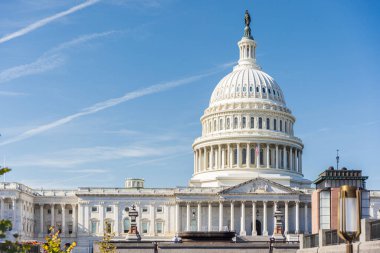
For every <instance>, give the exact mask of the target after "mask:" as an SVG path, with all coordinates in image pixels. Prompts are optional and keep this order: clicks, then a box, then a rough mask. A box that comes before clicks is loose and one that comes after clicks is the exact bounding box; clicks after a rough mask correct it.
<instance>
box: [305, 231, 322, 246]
mask: <svg viewBox="0 0 380 253" xmlns="http://www.w3.org/2000/svg"><path fill="white" fill-rule="evenodd" d="M318 245H319V235H318V234H311V235H305V236H304V239H303V247H304V248H314V247H318Z"/></svg>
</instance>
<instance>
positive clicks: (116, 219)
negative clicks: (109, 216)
mask: <svg viewBox="0 0 380 253" xmlns="http://www.w3.org/2000/svg"><path fill="white" fill-rule="evenodd" d="M153 212H154V210H153ZM113 215H114V228H113V230H114V231H113V232H114V233H115V236H118V235H119V202H117V201H116V202H115V203H114V206H113Z"/></svg>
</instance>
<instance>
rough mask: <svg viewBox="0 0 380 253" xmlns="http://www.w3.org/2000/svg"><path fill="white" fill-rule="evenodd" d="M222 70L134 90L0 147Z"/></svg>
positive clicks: (35, 129)
mask: <svg viewBox="0 0 380 253" xmlns="http://www.w3.org/2000/svg"><path fill="white" fill-rule="evenodd" d="M222 69H224V67H218V68H216V69H215V70H212V71H209V72H206V73H203V74H199V75H194V76H191V77H187V78H183V79H178V80H174V81H170V82H166V83H160V84H156V85H152V86H149V87H147V88H144V89H139V90H135V91H132V92H128V93H126V94H125V95H124V96H121V97H118V98H112V99H108V100H105V101H102V102H99V103H96V104H94V105H92V106H90V107H87V108H84V109H83V110H81V111H80V112H77V113H74V114H71V115H69V116H66V117H63V118H61V119H58V120H55V121H53V122H50V123H48V124H44V125H41V126H38V127H36V128H33V129H30V130H27V131H25V132H23V133H21V134H20V135H17V136H15V137H11V138H9V139H7V140H5V141H3V142H1V143H0V146H5V145H8V144H11V143H15V142H19V141H22V140H25V139H29V138H31V137H33V136H35V135H38V134H41V133H44V132H46V131H49V130H51V129H53V128H56V127H59V126H62V125H64V124H67V123H69V122H71V121H73V120H75V119H78V118H81V117H83V116H86V115H90V114H94V113H97V112H99V111H103V110H105V109H108V108H110V107H114V106H116V105H119V104H121V103H124V102H127V101H130V100H133V99H136V98H139V97H143V96H147V95H150V94H155V93H159V92H162V91H165V90H169V89H172V88H175V87H178V86H181V85H185V84H188V83H192V82H195V81H198V80H200V79H202V78H205V77H207V76H211V75H213V74H216V73H218V72H220V71H221V70H222Z"/></svg>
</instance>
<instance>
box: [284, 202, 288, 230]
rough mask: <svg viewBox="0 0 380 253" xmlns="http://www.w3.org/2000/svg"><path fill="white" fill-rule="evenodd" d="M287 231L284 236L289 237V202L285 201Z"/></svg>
mask: <svg viewBox="0 0 380 253" xmlns="http://www.w3.org/2000/svg"><path fill="white" fill-rule="evenodd" d="M284 203H285V229H284V230H285V231H284V234H285V235H287V234H288V233H289V202H288V201H285V202H284Z"/></svg>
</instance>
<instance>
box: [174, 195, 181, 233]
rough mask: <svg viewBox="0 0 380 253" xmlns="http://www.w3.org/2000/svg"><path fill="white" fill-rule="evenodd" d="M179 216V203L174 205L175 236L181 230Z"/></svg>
mask: <svg viewBox="0 0 380 253" xmlns="http://www.w3.org/2000/svg"><path fill="white" fill-rule="evenodd" d="M180 216H181V212H180V207H179V203H178V202H177V203H175V233H176V234H178V233H179V232H180V229H181V223H180Z"/></svg>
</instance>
